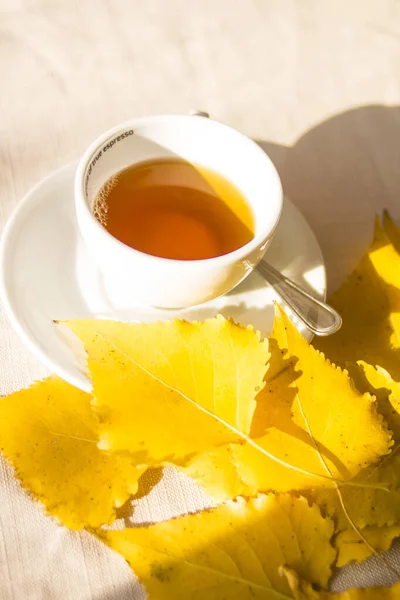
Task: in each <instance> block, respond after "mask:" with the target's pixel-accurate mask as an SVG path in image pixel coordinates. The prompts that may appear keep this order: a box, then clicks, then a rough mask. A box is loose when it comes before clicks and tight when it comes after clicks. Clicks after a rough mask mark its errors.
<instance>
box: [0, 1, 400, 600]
mask: <svg viewBox="0 0 400 600" xmlns="http://www.w3.org/2000/svg"><path fill="white" fill-rule="evenodd" d="M399 105H400V3H398V2H396V1H395V0H353V1H351V2H349V0H335V1H334V2H332V1H331V0H297V1H296V0H235V1H233V0H168V1H163V0H146V2H144V1H139V0H97V1H95V0H93V1H90V0H80V1H79V2H78V0H69V1H68V2H67V1H65V0H0V227H1V228H3V226H4V224H5V222H6V219H7V217H8V216H9V215H10V213H11V211H12V209H13V208H14V206H15V205H16V203H17V202H18V200H19V199H20V198H21V197H22V196H23V195H24V194H25V193H26V192H27V191H28V190H29V188H30V187H31V186H32V185H33V184H34V183H36V182H37V181H38V180H39V179H41V178H42V177H43V176H45V175H47V174H48V173H49V172H51V171H52V170H53V169H55V168H57V167H59V166H61V165H63V164H64V163H67V162H69V161H71V160H72V159H75V158H76V157H78V156H79V155H80V154H81V153H82V151H83V150H84V149H85V147H86V146H87V145H88V144H89V143H90V142H91V141H92V140H93V139H94V138H95V137H97V135H98V134H100V133H101V132H102V131H103V130H105V129H106V128H108V127H110V126H112V125H114V124H117V123H118V122H120V121H122V120H124V119H127V118H129V117H132V116H139V115H144V114H152V113H161V112H186V111H188V110H189V109H192V108H198V109H203V110H206V111H208V112H209V113H210V114H211V115H212V117H214V118H216V119H219V120H222V121H224V122H226V123H228V124H230V125H232V126H234V127H237V128H239V129H241V130H242V131H243V132H244V133H246V134H247V135H250V136H253V137H254V138H256V139H257V140H259V141H260V142H261V143H262V145H263V147H264V148H265V149H266V150H267V152H269V153H270V155H271V157H272V159H273V160H274V162H275V163H276V165H277V167H278V169H279V172H280V174H281V176H282V180H283V184H284V187H285V191H286V193H287V194H288V195H289V196H290V197H291V198H292V200H293V201H294V202H295V203H296V205H297V206H298V207H299V208H300V209H301V210H302V211H303V213H304V215H305V216H306V217H307V219H308V220H309V222H310V224H311V225H312V227H313V228H314V231H315V232H316V234H317V236H318V239H319V242H320V244H321V246H322V249H323V251H324V255H325V259H326V263H327V268H328V279H329V285H330V289H331V290H332V289H333V288H334V287H336V286H337V285H338V284H339V283H340V282H341V280H342V279H343V277H344V275H345V274H346V273H348V272H349V270H350V269H351V268H352V267H353V266H354V265H355V264H356V263H357V261H358V259H359V258H360V256H361V254H362V252H363V251H364V250H365V248H366V247H367V245H368V243H369V241H370V238H371V233H372V222H373V218H374V215H375V213H380V212H381V211H382V209H383V208H388V209H389V210H390V211H391V213H392V215H393V217H394V218H397V219H400V194H399V192H400V108H399ZM0 334H1V338H0V344H1V345H0V385H1V388H0V393H1V394H6V393H9V392H11V391H13V390H16V389H19V388H21V387H22V386H25V385H27V384H28V383H30V382H31V381H32V380H34V379H36V378H39V377H42V376H43V375H45V374H46V371H45V369H44V368H43V367H42V366H41V365H40V364H39V363H38V361H37V360H36V359H35V358H34V357H33V356H31V355H30V353H29V352H28V350H26V349H25V348H24V347H23V346H22V344H21V342H20V341H19V339H18V338H17V336H16V334H15V333H14V332H13V331H12V329H11V328H10V325H9V323H8V321H7V319H6V317H5V315H4V313H3V311H2V310H1V312H0ZM206 504H207V499H206V498H205V497H204V496H203V495H202V494H201V493H200V492H199V491H198V490H197V489H196V488H195V487H194V486H193V485H191V484H190V482H188V481H187V480H185V479H184V478H183V477H178V476H177V475H176V474H174V473H173V472H172V471H169V472H167V474H166V475H165V476H164V478H163V480H162V481H161V482H160V483H159V484H158V485H157V486H156V487H154V488H153V490H152V492H151V494H150V495H149V496H148V497H145V498H144V499H142V500H140V501H138V507H137V510H136V512H135V517H134V518H135V520H138V521H140V520H144V521H154V520H161V519H164V518H168V517H170V516H171V515H177V514H180V513H183V512H187V511H189V510H195V509H197V508H200V507H201V506H204V505H206ZM389 556H390V558H391V560H393V561H395V562H396V563H397V564H399V563H400V545H397V546H396V545H395V547H394V549H392V551H391V553H390V555H389ZM390 581H393V575H390V573H389V572H386V571H385V570H384V569H383V568H382V566H381V564H380V563H379V562H377V561H376V559H370V560H369V561H368V563H366V564H364V565H360V566H357V567H352V568H347V569H344V570H342V571H341V572H340V574H339V575H338V576H337V577H336V578H335V580H334V583H333V585H334V588H335V589H343V588H344V587H346V586H347V585H350V584H357V585H377V584H383V583H389V582H390ZM0 597H1V599H2V600H11V599H14V600H22V599H29V600H36V599H53V598H57V599H59V600H64V599H65V600H68V599H73V600H89V599H90V600H114V599H118V600H125V599H131V598H132V599H133V598H135V599H136V598H145V595H144V593H143V591H142V590H141V588H140V586H139V584H138V583H137V582H136V580H135V578H134V576H133V574H132V572H131V570H130V568H129V567H128V565H127V564H126V563H125V562H124V560H123V559H122V557H120V556H119V555H117V554H116V553H114V552H112V551H111V550H109V549H108V548H106V547H105V546H103V545H102V544H101V543H99V542H97V541H96V540H95V539H93V538H92V537H91V536H90V535H89V534H85V533H83V534H77V533H71V532H69V531H67V530H66V529H64V528H62V527H60V526H58V525H57V524H56V523H55V522H54V521H53V520H52V519H50V518H48V517H45V516H44V515H43V511H42V509H41V507H40V506H38V505H37V504H35V503H34V502H32V501H31V500H30V498H29V497H28V495H27V494H26V493H24V492H23V491H21V489H20V487H19V485H18V484H17V483H16V482H15V480H14V479H13V477H12V474H11V470H10V469H9V468H8V467H7V466H6V464H5V463H4V462H1V463H0Z"/></svg>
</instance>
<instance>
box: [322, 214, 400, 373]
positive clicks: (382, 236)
mask: <svg viewBox="0 0 400 600" xmlns="http://www.w3.org/2000/svg"><path fill="white" fill-rule="evenodd" d="M384 227H385V229H382V227H381V226H380V224H379V221H378V220H376V223H375V235H374V240H373V242H372V244H371V246H370V248H369V250H368V252H367V253H366V255H365V256H364V257H363V258H362V260H361V262H360V264H359V265H358V267H357V268H356V269H355V270H354V272H353V273H352V274H351V275H350V277H349V278H348V279H347V281H345V283H344V284H343V285H342V287H341V288H340V289H339V290H338V291H337V292H336V293H335V294H333V296H332V297H331V299H330V303H331V304H332V305H333V306H334V307H335V308H336V309H337V310H338V311H339V313H340V314H341V315H342V317H343V326H342V328H341V329H340V330H339V331H338V332H337V333H335V334H334V335H332V336H329V337H326V338H317V339H316V340H315V341H314V345H315V347H316V348H319V349H320V350H322V351H323V352H324V353H325V354H326V356H328V357H329V358H330V359H331V360H333V361H334V362H335V363H336V364H340V365H344V364H345V363H346V362H347V361H348V362H354V363H355V362H357V361H358V360H360V359H363V360H364V361H366V362H367V363H369V364H371V365H376V364H379V365H380V366H381V367H383V368H384V369H386V370H387V371H388V372H389V373H390V374H391V376H392V377H393V378H394V379H396V380H400V275H399V274H400V254H399V253H398V252H397V251H396V249H395V247H394V246H393V244H392V242H391V241H390V238H389V237H388V232H389V235H390V237H391V238H392V239H393V238H394V237H395V235H399V237H400V234H397V232H396V227H395V225H394V224H393V223H391V222H390V220H389V219H388V217H386V219H385V223H384Z"/></svg>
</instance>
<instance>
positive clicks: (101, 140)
mask: <svg viewBox="0 0 400 600" xmlns="http://www.w3.org/2000/svg"><path fill="white" fill-rule="evenodd" d="M182 118H183V119H185V120H186V119H188V120H189V119H190V120H191V119H204V120H207V121H208V122H210V121H211V122H212V123H214V124H215V125H216V126H217V127H219V128H221V129H224V130H227V131H231V132H234V133H235V134H236V135H237V136H238V137H239V138H241V139H242V140H244V141H246V142H247V143H250V144H251V145H252V146H253V148H254V150H255V151H256V152H257V153H259V154H260V155H262V157H263V159H264V160H265V162H266V163H268V165H269V167H270V169H272V171H271V172H272V173H273V175H274V177H275V179H276V183H277V196H278V198H277V202H276V206H275V207H274V211H275V215H274V219H273V225H272V227H271V226H269V227H268V228H265V230H262V231H260V232H259V233H258V235H255V236H254V237H253V239H252V240H250V241H249V242H247V244H245V245H244V246H240V248H237V249H236V250H233V251H232V252H228V253H227V254H222V255H220V256H215V257H212V258H201V259H194V260H192V259H175V258H165V257H162V256H156V255H154V254H147V253H146V252H141V251H140V250H136V249H135V248H132V247H131V246H128V245H127V244H125V243H124V242H121V240H119V239H118V238H116V237H114V236H113V235H112V234H111V233H110V232H109V231H107V229H105V227H103V225H102V224H101V223H100V222H99V221H98V220H97V219H96V217H95V216H94V214H93V213H92V211H91V210H90V207H89V205H88V202H87V200H86V197H85V189H84V184H85V174H86V170H87V168H88V165H89V164H90V162H91V160H92V159H93V157H94V156H95V155H96V154H97V152H98V150H99V149H100V148H101V147H102V146H104V144H105V142H107V141H108V140H109V139H110V138H111V137H114V136H115V135H117V134H118V133H121V132H123V131H124V130H126V129H127V128H130V129H135V128H136V127H140V126H142V125H146V124H148V123H149V124H150V123H157V122H164V121H168V120H171V119H172V120H175V119H182ZM74 192H75V205H76V207H77V206H78V203H79V204H80V208H82V209H83V211H84V213H85V215H86V216H87V217H89V219H90V220H91V221H92V224H93V225H94V226H95V227H96V229H97V231H98V232H99V234H101V235H103V236H104V238H105V240H108V242H109V243H112V244H113V245H114V247H116V248H118V249H119V250H120V251H123V252H124V254H129V255H130V256H136V257H137V258H139V257H140V258H142V259H146V260H151V261H152V262H158V263H160V262H161V263H162V264H164V265H165V266H167V265H169V266H175V267H176V266H179V267H182V268H190V267H193V266H205V267H207V266H213V267H218V266H224V265H226V264H230V263H232V262H236V261H240V260H243V259H245V258H246V256H248V255H249V254H251V253H252V252H253V251H254V250H256V249H257V248H259V246H260V245H261V244H262V243H263V242H265V241H267V240H268V238H270V237H271V236H272V235H273V234H274V232H275V230H276V228H277V226H278V223H279V220H280V218H281V215H282V210H283V188H282V182H281V179H280V177H279V174H278V171H277V169H276V167H275V165H274V164H273V162H272V160H271V159H270V157H269V156H268V154H267V153H266V152H264V150H263V149H262V148H261V147H260V146H259V145H258V144H257V143H256V142H255V141H254V140H253V139H252V138H249V137H247V136H246V135H244V134H243V133H241V132H240V131H238V130H237V129H235V128H234V127H230V126H229V125H226V124H225V123H221V122H220V121H216V120H214V119H211V118H210V117H205V116H203V115H191V114H181V113H170V114H161V115H150V116H145V117H138V118H133V119H128V120H127V121H124V122H122V123H119V124H118V125H115V126H114V127H112V128H110V129H108V130H107V131H105V132H104V133H102V134H101V135H100V136H99V137H97V138H96V139H95V140H94V142H92V144H90V146H89V147H88V148H87V149H86V151H85V152H84V154H83V156H82V157H81V159H80V160H79V164H78V167H77V170H76V174H75V184H74ZM78 221H79V217H78Z"/></svg>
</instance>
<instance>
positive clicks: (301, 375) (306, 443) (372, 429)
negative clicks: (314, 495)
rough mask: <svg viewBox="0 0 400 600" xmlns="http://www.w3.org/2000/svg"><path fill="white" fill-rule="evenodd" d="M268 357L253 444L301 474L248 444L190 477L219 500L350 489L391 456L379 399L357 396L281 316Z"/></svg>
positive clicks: (208, 457) (226, 450)
mask: <svg viewBox="0 0 400 600" xmlns="http://www.w3.org/2000/svg"><path fill="white" fill-rule="evenodd" d="M271 354H272V355H271V361H270V369H269V370H268V372H267V375H266V386H265V388H264V390H263V391H262V392H261V394H259V396H258V405H257V409H256V411H255V415H254V421H253V425H252V435H256V434H259V435H260V436H261V437H256V438H255V440H254V441H255V442H256V443H257V444H258V445H259V446H260V447H261V448H263V449H265V450H267V451H268V452H269V453H270V454H271V455H274V456H276V457H279V458H280V459H281V460H284V461H286V462H288V463H290V464H291V465H293V467H295V469H297V471H296V470H293V469H289V468H287V467H286V466H284V465H282V464H279V463H277V462H276V461H273V460H271V459H269V458H268V457H266V456H265V455H263V454H262V453H261V452H259V451H258V450H257V449H255V448H254V447H251V446H249V444H242V445H238V444H231V445H229V446H226V447H221V448H217V449H214V450H213V451H211V452H209V453H205V454H204V455H202V456H200V457H198V458H196V459H195V460H194V461H193V462H192V464H191V465H190V466H189V467H188V468H187V469H186V473H187V474H188V475H190V476H192V477H194V478H195V479H196V480H197V481H198V483H199V484H200V485H202V486H204V487H205V488H206V490H207V492H208V493H209V494H211V495H212V496H213V497H214V498H216V499H217V500H223V499H226V498H229V497H235V496H236V495H239V494H240V495H253V494H255V493H256V492H257V491H258V490H269V489H274V490H277V491H289V490H294V489H297V490H298V489H306V488H313V487H334V482H332V481H330V480H329V479H328V478H329V474H331V475H332V477H333V478H335V479H337V480H340V481H348V480H350V479H352V478H353V477H354V476H355V475H357V473H358V472H359V471H360V470H361V469H362V468H363V467H365V466H366V465H369V464H371V463H374V462H375V461H377V460H378V459H379V458H380V457H381V456H382V455H385V454H387V453H388V452H389V449H390V445H391V435H390V433H389V432H388V431H387V430H386V428H385V426H384V423H383V421H382V417H381V416H380V415H379V414H378V412H377V410H376V403H375V401H374V398H373V397H372V396H370V395H369V394H364V395H362V394H360V393H359V392H358V391H357V390H355V389H354V386H353V385H352V383H351V381H350V379H349V377H348V375H347V372H346V371H342V370H341V369H339V368H337V367H335V366H334V365H331V364H330V363H329V361H327V360H326V359H325V358H324V356H323V355H322V354H321V353H319V352H318V351H316V350H315V349H314V348H312V347H311V346H309V345H308V344H307V342H306V341H305V340H304V339H303V337H302V336H301V335H300V334H299V333H298V331H297V330H296V329H295V327H294V326H293V325H292V324H291V322H290V320H289V319H288V318H287V317H286V315H285V314H284V313H283V311H281V310H280V309H278V310H277V315H276V319H275V324H274V330H273V333H272V339H271ZM263 432H264V434H263ZM321 456H322V457H323V461H322V460H321ZM301 469H303V470H305V471H306V472H308V473H309V472H311V473H314V474H319V475H320V476H321V477H320V478H318V477H310V476H309V474H307V473H305V472H301ZM334 494H335V497H336V492H334Z"/></svg>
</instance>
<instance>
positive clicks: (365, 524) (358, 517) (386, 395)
mask: <svg viewBox="0 0 400 600" xmlns="http://www.w3.org/2000/svg"><path fill="white" fill-rule="evenodd" d="M351 372H352V375H353V376H354V380H355V383H356V385H357V387H358V388H359V389H362V390H365V391H369V392H371V393H374V394H375V395H376V397H377V402H378V406H379V408H380V411H381V412H382V414H383V415H384V416H385V417H386V420H387V422H388V424H389V427H390V428H391V429H392V431H393V432H395V444H394V446H393V448H392V450H391V452H390V454H388V455H386V456H383V457H382V458H381V459H380V460H379V461H378V462H376V464H374V465H372V466H370V467H367V468H366V469H364V470H363V471H361V472H360V473H359V474H358V475H357V477H356V479H355V481H356V482H358V483H360V484H368V485H369V486H371V485H377V486H379V485H382V484H384V485H385V486H387V488H388V491H383V490H380V489H373V488H371V487H369V488H364V489H363V488H352V489H349V488H347V489H343V490H342V496H343V500H344V502H345V505H346V508H347V510H348V513H349V514H350V517H351V519H352V520H353V522H354V524H355V525H356V526H357V527H359V528H360V529H362V530H363V531H364V528H367V529H366V532H367V533H368V531H369V529H368V528H371V531H380V530H381V528H384V529H382V530H381V533H382V536H383V538H384V539H382V542H380V541H379V539H378V536H377V535H376V536H372V539H371V541H370V544H371V546H372V548H375V545H374V543H375V541H376V542H377V546H376V549H377V550H379V549H381V548H382V547H383V546H382V544H384V545H385V546H387V545H388V543H389V544H390V541H391V540H390V539H389V536H390V534H392V535H393V537H395V536H396V535H399V529H398V528H396V527H394V525H395V524H396V523H399V522H400V436H399V433H400V384H399V383H397V382H395V381H393V379H392V378H391V377H390V375H389V373H388V372H387V371H385V370H384V369H382V368H381V367H376V368H375V367H372V366H371V365H368V364H366V363H364V362H362V361H360V363H359V364H358V365H353V367H352V369H351ZM312 498H313V499H314V500H315V501H316V502H318V503H319V504H320V505H321V506H322V507H323V510H324V512H326V513H327V514H329V515H331V516H332V517H333V518H335V521H336V526H337V529H338V530H341V531H342V530H343V531H344V532H345V534H344V535H343V536H338V538H337V542H336V543H337V546H338V548H339V552H340V553H341V552H342V548H341V544H342V540H345V539H346V536H348V537H350V538H352V537H353V534H354V530H353V529H352V527H351V526H350V525H349V522H348V519H347V517H346V515H345V514H344V513H343V510H342V507H341V505H340V502H339V501H338V498H337V495H334V494H331V493H330V492H329V491H326V490H318V491H315V492H314V494H313V495H312ZM366 537H367V539H368V536H366ZM392 539H393V538H392ZM358 540H359V541H360V538H359V536H358ZM368 541H369V540H368ZM373 542H374V543H373ZM363 545H364V548H362V550H360V552H358V554H360V555H361V554H363V555H365V556H368V555H370V554H372V550H371V547H370V548H368V545H367V544H365V543H364V544H363ZM342 560H344V559H342Z"/></svg>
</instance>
